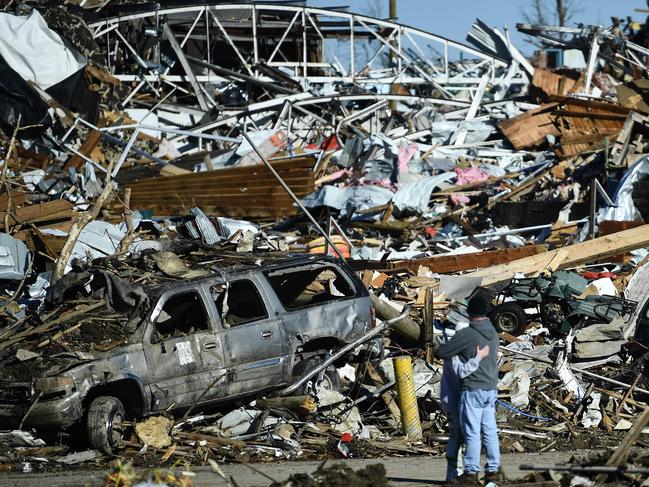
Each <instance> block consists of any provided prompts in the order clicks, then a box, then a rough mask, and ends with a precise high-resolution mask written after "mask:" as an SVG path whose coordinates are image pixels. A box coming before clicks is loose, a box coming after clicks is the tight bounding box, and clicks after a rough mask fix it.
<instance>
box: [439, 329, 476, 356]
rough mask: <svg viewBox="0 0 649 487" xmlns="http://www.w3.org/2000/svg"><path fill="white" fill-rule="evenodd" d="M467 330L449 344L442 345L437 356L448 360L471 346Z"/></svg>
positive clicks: (458, 334)
mask: <svg viewBox="0 0 649 487" xmlns="http://www.w3.org/2000/svg"><path fill="white" fill-rule="evenodd" d="M467 330H468V329H464V330H460V331H458V332H457V333H456V334H455V335H454V336H453V338H451V339H450V340H449V341H448V342H445V343H442V344H441V345H440V346H439V349H438V350H437V356H438V357H439V358H441V359H447V358H451V357H454V356H455V355H459V354H460V353H461V352H462V351H463V350H464V349H466V347H467V346H468V345H469V340H468V339H469V337H468V335H467Z"/></svg>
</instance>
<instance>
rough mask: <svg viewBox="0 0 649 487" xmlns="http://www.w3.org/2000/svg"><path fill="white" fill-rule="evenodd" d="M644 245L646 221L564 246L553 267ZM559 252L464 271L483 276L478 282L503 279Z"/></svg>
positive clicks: (532, 269)
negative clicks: (560, 258)
mask: <svg viewBox="0 0 649 487" xmlns="http://www.w3.org/2000/svg"><path fill="white" fill-rule="evenodd" d="M644 247H649V225H642V226H641V227H637V228H632V229H630V230H625V231H622V232H618V233H614V234H611V235H605V236H602V237H598V238H596V239H593V240H589V241H586V242H581V243H578V244H574V245H570V246H568V247H565V248H566V249H567V251H568V253H567V255H566V257H565V258H564V259H563V261H562V262H561V263H560V264H559V265H558V267H557V270H558V269H565V268H569V267H575V266H578V265H582V264H587V263H589V262H596V261H598V260H600V259H605V258H609V257H611V256H614V255H617V254H620V253H623V252H630V251H631V250H636V249H641V248H644ZM560 252H565V251H562V249H557V250H553V251H552V252H546V253H544V254H539V255H532V256H530V257H525V258H523V259H518V260H515V261H513V262H509V263H507V264H499V265H495V266H491V267H487V268H485V269H481V270H479V271H474V272H469V273H467V274H466V275H467V276H471V277H483V281H482V285H488V284H494V283H497V282H503V281H507V280H509V279H511V278H512V277H513V275H514V274H515V273H517V272H521V273H523V274H526V275H530V274H534V273H536V272H540V271H542V270H543V269H544V268H545V266H546V265H547V264H548V262H549V261H550V260H551V259H552V258H553V256H555V255H557V254H559V253H560Z"/></svg>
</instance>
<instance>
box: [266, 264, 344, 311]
mask: <svg viewBox="0 0 649 487" xmlns="http://www.w3.org/2000/svg"><path fill="white" fill-rule="evenodd" d="M266 277H267V278H268V281H269V282H270V285H271V287H272V288H273V290H274V291H275V293H277V296H278V297H279V300H280V301H281V303H282V306H284V307H285V308H286V309H300V308H305V307H308V306H313V305H316V304H321V303H327V302H330V301H335V300H337V299H343V298H347V297H350V296H354V294H355V292H354V289H353V288H352V287H351V286H350V284H349V283H348V282H347V280H346V279H345V278H344V277H343V276H342V275H341V274H340V273H339V272H338V271H337V270H335V269H334V268H331V267H324V268H319V269H299V270H288V271H281V272H274V273H268V274H266Z"/></svg>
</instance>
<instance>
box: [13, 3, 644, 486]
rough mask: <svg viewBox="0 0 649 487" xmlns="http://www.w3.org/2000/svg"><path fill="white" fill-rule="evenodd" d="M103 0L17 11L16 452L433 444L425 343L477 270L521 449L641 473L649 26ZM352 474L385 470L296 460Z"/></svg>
mask: <svg viewBox="0 0 649 487" xmlns="http://www.w3.org/2000/svg"><path fill="white" fill-rule="evenodd" d="M98 3H99V4H101V5H99V4H98ZM98 3H97V2H63V4H62V5H59V6H57V7H56V8H53V7H51V6H49V5H48V4H47V3H46V2H41V1H31V2H24V3H19V4H16V5H14V4H13V2H9V3H8V4H7V5H6V7H5V8H4V10H3V11H2V12H0V25H4V26H7V28H6V29H0V88H2V89H0V105H1V107H0V129H1V132H0V145H1V149H0V163H1V170H0V187H1V188H2V189H0V230H1V231H2V233H0V323H1V326H0V364H1V365H2V368H3V377H2V380H1V381H0V418H2V423H1V424H0V427H1V428H2V430H3V431H1V432H0V464H2V467H3V470H4V469H14V470H19V471H33V470H39V469H57V468H67V466H69V465H75V464H78V463H83V462H93V464H98V465H107V462H108V461H109V460H110V458H111V456H112V455H116V454H117V455H119V456H120V457H123V458H128V459H130V460H132V461H133V462H134V463H135V464H139V463H140V462H141V463H143V464H145V463H147V462H148V461H151V460H152V459H154V460H155V461H156V462H158V464H159V465H163V464H166V465H172V464H173V463H175V462H176V461H178V460H182V461H184V462H187V463H196V464H206V463H207V464H211V463H210V462H211V461H213V458H219V459H220V461H237V462H248V461H252V460H255V461H272V460H273V459H287V458H299V459H301V458H313V459H327V458H341V457H344V458H350V457H361V456H362V457H378V456H381V455H385V454H396V455H417V454H439V453H441V452H442V451H443V449H444V446H445V441H446V437H445V433H446V421H445V416H444V414H443V412H442V411H441V408H440V404H439V381H440V377H441V363H440V362H439V361H438V360H436V359H435V356H434V349H435V343H436V342H437V341H438V340H440V339H441V338H442V337H444V336H450V335H452V334H453V332H454V325H455V324H458V323H460V322H462V321H465V320H466V310H465V303H466V302H467V300H468V299H469V298H470V297H471V295H473V293H476V292H487V293H488V294H489V296H490V297H491V301H492V305H493V307H494V310H493V313H492V315H491V318H492V321H493V322H494V324H495V326H496V327H497V328H498V331H499V332H500V337H501V343H502V347H501V352H502V358H501V360H500V373H501V377H500V384H499V400H498V409H497V411H498V424H499V427H500V433H501V438H502V449H503V451H512V452H523V451H547V450H551V449H556V450H564V449H565V450H574V449H575V448H580V447H586V446H588V447H590V448H593V447H601V448H609V447H614V446H616V445H618V444H621V445H622V446H621V447H620V448H619V449H618V451H621V450H624V453H617V452H616V453H614V454H613V455H611V456H606V455H604V454H602V456H598V457H596V458H591V459H587V460H579V459H574V460H573V461H571V463H570V465H569V466H566V465H564V466H562V467H555V466H550V467H548V466H541V467H539V466H531V467H530V470H537V471H552V472H554V473H552V474H551V475H550V477H547V476H546V477H547V478H545V477H544V481H555V482H562V483H565V482H568V481H569V479H568V478H567V477H566V478H564V479H563V480H562V479H559V478H558V477H557V475H559V474H558V472H560V471H567V472H568V473H565V474H561V475H563V476H574V478H573V479H572V480H573V481H575V482H576V481H579V482H586V481H585V480H579V479H578V478H577V477H576V476H585V477H589V478H590V479H591V480H597V481H598V482H603V481H604V480H606V478H605V477H606V476H608V475H611V478H613V476H618V477H616V478H622V479H626V480H628V481H629V482H636V483H637V478H638V477H634V476H637V475H642V474H646V466H647V462H646V459H645V458H644V457H643V456H642V455H641V454H638V455H635V454H634V455H632V456H629V457H628V458H627V455H628V452H629V451H630V448H631V447H632V446H633V445H639V446H647V444H648V442H647V440H646V439H645V438H644V432H643V428H644V426H645V425H646V422H647V421H646V419H647V418H646V417H647V414H646V411H647V408H649V322H648V320H649V318H647V316H648V313H647V311H648V308H649V293H648V292H647V291H648V289H647V287H648V286H649V284H648V283H649V277H648V275H647V273H648V272H649V262H648V261H647V249H649V233H648V227H647V225H646V219H647V218H648V216H649V204H648V202H649V196H648V194H649V193H648V191H649V186H648V184H649V176H648V174H649V169H648V168H649V146H648V145H647V142H646V138H647V135H649V132H648V131H647V127H648V126H649V122H648V120H647V116H648V114H649V106H647V87H648V85H647V83H648V81H647V79H646V77H647V76H649V73H647V67H646V63H645V62H644V61H643V59H644V58H645V57H646V56H647V54H648V52H647V50H646V48H644V47H642V45H641V43H637V42H636V41H637V40H638V39H640V37H638V36H640V35H641V34H642V35H646V32H644V31H645V30H646V28H647V27H646V26H643V27H642V28H641V29H642V31H639V32H632V33H631V34H629V35H625V34H623V33H621V31H619V25H617V24H616V25H614V26H612V27H609V28H605V27H602V26H582V25H580V26H579V27H575V28H572V27H570V28H569V27H565V26H564V27H561V28H558V27H552V26H539V25H528V24H520V25H518V29H519V30H520V31H522V32H525V33H527V34H529V35H532V36H535V37H537V39H539V40H541V41H543V42H551V43H552V44H553V45H554V46H555V49H557V48H558V49H560V50H561V51H560V52H568V51H570V53H571V54H570V56H566V59H568V58H569V59H577V58H579V57H581V58H583V59H582V60H583V63H576V65H566V66H562V65H561V63H559V65H556V66H552V65H548V63H547V57H545V58H544V57H543V56H537V58H536V59H535V61H534V62H530V61H528V60H527V59H526V58H525V57H524V56H523V55H522V54H521V52H520V51H519V50H517V49H516V48H515V47H514V46H513V45H512V44H511V43H510V42H509V41H508V40H507V41H506V39H507V38H506V36H505V35H504V34H503V33H502V32H501V31H499V30H498V29H492V28H490V27H489V26H487V25H485V24H484V23H483V22H482V21H480V20H479V19H478V20H476V22H475V24H474V25H473V26H472V27H471V29H470V32H469V34H468V36H467V40H468V41H469V42H470V43H471V44H472V46H469V45H464V44H462V43H458V42H454V41H450V40H447V39H443V38H440V37H438V36H435V35H434V34H431V33H427V32H423V31H421V30H417V29H411V28H409V27H407V26H403V25H398V24H396V23H394V22H392V21H387V20H381V19H374V18H371V17H367V16H364V15H358V14H354V13H351V12H348V11H347V10H346V9H315V8H310V7H308V6H305V5H302V4H300V2H292V3H291V2H289V4H286V5H283V4H281V5H280V4H279V2H265V3H263V4H256V3H245V2H244V3H233V4H228V3H220V2H207V3H206V2H197V3H196V4H195V5H193V4H191V5H190V3H191V2H189V3H188V2H185V3H186V5H182V6H178V5H176V3H175V2H159V3H158V4H152V3H141V2H131V1H113V2H98ZM86 4H87V5H86ZM172 4H173V5H172ZM46 5H48V6H46ZM618 24H619V23H618ZM629 25H631V23H630V21H629ZM12 26H13V27H12ZM629 29H630V27H629ZM629 29H627V31H629V32H630V30H629ZM643 32H644V34H643ZM334 39H337V40H340V39H343V41H344V42H337V43H336V44H337V45H338V49H340V50H344V51H345V52H344V53H338V54H340V55H336V52H331V51H332V46H333V43H332V42H330V41H332V40H334ZM36 41H37V42H36ZM17 46H20V52H18V47H17ZM424 47H426V49H427V50H428V49H429V48H430V49H432V50H431V51H430V52H429V51H426V52H424V51H423V50H422V49H423V48H424ZM40 52H48V53H49V56H42V55H36V54H35V53H40ZM372 52H374V54H371V53H372ZM453 52H455V54H461V56H455V57H453ZM431 53H433V54H431ZM342 54H344V55H342ZM363 56H365V57H363ZM568 64H570V63H568ZM573 64H575V63H573ZM323 254H326V256H325V255H323ZM165 354H166V355H165ZM404 356H408V357H411V358H412V361H413V372H412V374H405V375H408V376H410V375H411V376H412V384H414V394H412V395H411V397H410V398H411V401H410V402H411V403H412V404H411V405H413V404H414V405H416V407H417V408H416V409H418V412H417V411H416V410H413V411H414V416H415V419H419V423H420V424H421V426H420V427H419V425H417V434H413V433H412V430H409V424H410V421H409V420H408V421H406V420H405V419H404V418H405V415H403V411H402V409H401V408H404V409H405V406H403V404H404V403H403V401H401V402H400V401H399V397H398V396H403V395H404V393H403V392H402V391H403V390H404V389H402V388H401V387H400V386H399V385H398V382H399V380H400V377H399V376H401V375H404V374H395V370H394V366H393V361H394V359H398V358H399V357H404ZM172 358H173V360H171V359H172ZM54 404H56V405H57V407H53V405H54ZM400 405H401V408H400ZM417 416H418V418H417ZM406 423H408V424H406ZM415 423H416V421H415ZM101 425H106V427H99V426H101ZM640 425H642V426H640ZM408 431H410V433H409V434H410V436H408V434H407V433H408ZM603 433H605V434H603ZM625 435H628V436H626V437H625ZM77 436H81V437H82V438H86V439H89V440H90V444H91V445H92V446H93V447H95V448H97V449H98V451H96V450H94V449H93V450H87V449H86V448H87V446H84V447H83V448H82V449H80V450H78V449H76V448H75V447H73V446H72V445H74V444H75V441H74V440H77V439H78V438H76V437H77ZM54 438H58V439H59V440H63V441H58V442H57V441H53V439H54ZM620 442H622V443H620ZM622 447H623V448H622ZM627 460H628V462H629V463H628V466H626V467H625V466H624V465H625V462H627ZM5 465H7V467H5ZM546 467H547V468H546ZM216 468H217V469H218V466H217V467H216ZM160 475H161V476H160V477H159V478H160V479H161V480H164V481H165V482H167V483H168V484H169V485H189V483H188V481H187V480H186V479H181V478H175V477H173V478H172V477H169V476H166V474H164V475H163V474H160ZM169 475H171V474H169ZM538 475H540V474H535V479H537V480H536V481H539V480H538ZM602 476H604V477H602ZM136 479H139V477H138V476H137V475H136V474H135V473H134V471H133V467H132V466H131V465H128V464H126V463H121V462H117V463H116V464H114V467H113V472H112V473H111V474H110V476H109V479H108V480H107V482H109V483H107V485H113V484H115V485H131V484H133V483H134V482H136ZM334 479H335V481H336V482H339V483H340V482H343V483H344V484H345V485H387V484H386V481H385V472H384V470H382V469H381V468H380V466H374V467H368V468H367V469H365V470H364V471H360V472H353V471H351V469H348V468H347V467H344V466H343V467H322V468H321V469H319V470H318V471H317V472H315V473H314V474H313V475H308V476H293V477H291V479H289V480H288V481H287V482H278V483H276V484H275V485H309V486H310V485H334ZM110 482H112V483H110ZM129 482H130V483H129ZM573 485H574V483H573Z"/></svg>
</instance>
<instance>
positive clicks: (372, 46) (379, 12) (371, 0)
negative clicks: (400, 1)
mask: <svg viewBox="0 0 649 487" xmlns="http://www.w3.org/2000/svg"><path fill="white" fill-rule="evenodd" d="M384 3H387V0H367V1H366V3H365V8H363V9H362V13H363V14H365V15H367V16H368V17H374V18H377V19H380V18H383V6H384V5H383V4H384ZM378 42H379V41H377V40H376V39H367V40H365V41H362V43H361V46H360V48H361V50H362V57H361V58H360V59H359V60H358V61H360V64H361V65H363V64H365V65H367V63H368V62H369V61H370V58H371V57H372V55H373V54H374V52H375V51H376V50H377V49H379V48H380V45H379V43H378ZM379 63H380V64H381V65H384V64H387V61H386V60H381V61H379Z"/></svg>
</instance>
